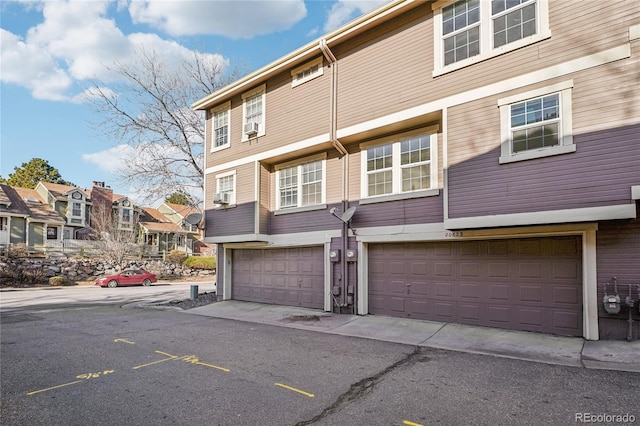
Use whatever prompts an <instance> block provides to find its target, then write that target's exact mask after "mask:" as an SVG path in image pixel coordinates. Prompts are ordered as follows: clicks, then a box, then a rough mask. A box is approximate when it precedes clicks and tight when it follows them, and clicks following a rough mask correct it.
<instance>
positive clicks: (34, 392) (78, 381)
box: [27, 380, 82, 395]
mask: <svg viewBox="0 0 640 426" xmlns="http://www.w3.org/2000/svg"><path fill="white" fill-rule="evenodd" d="M80 382H82V380H76V381H75V382H70V383H65V384H64V385H58V386H53V387H50V388H46V389H40V390H36V391H31V392H27V395H35V394H37V393H40V392H46V391H50V390H54V389H58V388H63V387H65V386H69V385H75V384H76V383H80Z"/></svg>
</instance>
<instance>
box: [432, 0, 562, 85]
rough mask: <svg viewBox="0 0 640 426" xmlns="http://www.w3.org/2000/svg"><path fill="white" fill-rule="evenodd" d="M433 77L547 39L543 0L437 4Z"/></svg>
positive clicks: (545, 1)
mask: <svg viewBox="0 0 640 426" xmlns="http://www.w3.org/2000/svg"><path fill="white" fill-rule="evenodd" d="M433 8H434V32H435V33H434V40H436V42H435V46H434V55H435V58H434V59H435V60H434V63H435V69H434V72H433V74H434V76H437V75H440V74H443V73H446V72H449V71H452V70H455V69H458V68H462V67H465V66H467V65H470V64H473V63H476V62H479V61H482V60H485V59H488V58H491V57H493V56H496V55H500V54H502V53H505V52H508V51H511V50H514V49H518V48H520V47H523V46H526V45H528V44H531V43H535V42H537V41H540V40H543V39H545V38H548V37H550V36H551V33H550V31H549V18H548V1H547V0H491V1H483V0H459V1H456V2H450V1H446V0H443V1H439V2H437V3H435V5H434V6H433Z"/></svg>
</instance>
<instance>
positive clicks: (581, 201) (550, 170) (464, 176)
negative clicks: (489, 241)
mask: <svg viewBox="0 0 640 426" xmlns="http://www.w3.org/2000/svg"><path fill="white" fill-rule="evenodd" d="M574 142H575V144H576V147H577V151H576V152H575V153H571V154H565V155H558V156H553V157H546V158H539V159H534V160H528V161H521V162H516V163H510V164H499V163H498V158H499V157H500V150H499V149H495V150H492V151H489V152H487V153H485V154H482V155H479V156H477V157H475V158H473V159H471V160H469V161H466V162H462V163H460V164H456V165H454V166H452V167H451V168H450V169H449V176H448V177H449V217H451V218H461V217H470V216H484V215H495V214H509V213H523V212H535V211H545V210H559V209H575V208H583V207H595V206H608V205H617V204H628V203H630V201H631V191H630V189H629V188H630V187H631V185H633V184H637V183H638V182H640V149H638V146H639V144H640V125H636V126H624V127H619V128H614V129H608V130H604V131H600V132H592V133H585V134H578V135H574Z"/></svg>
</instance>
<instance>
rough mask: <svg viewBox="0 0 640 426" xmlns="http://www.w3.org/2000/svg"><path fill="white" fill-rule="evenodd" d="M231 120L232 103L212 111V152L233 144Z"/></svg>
mask: <svg viewBox="0 0 640 426" xmlns="http://www.w3.org/2000/svg"><path fill="white" fill-rule="evenodd" d="M230 122H231V103H230V102H227V103H226V104H224V105H223V106H221V107H219V108H217V109H215V110H213V111H212V112H211V128H212V131H211V152H214V151H219V150H221V149H224V148H228V147H229V146H230V144H231V141H230V135H229V123H230Z"/></svg>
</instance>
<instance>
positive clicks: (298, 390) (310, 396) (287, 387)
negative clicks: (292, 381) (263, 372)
mask: <svg viewBox="0 0 640 426" xmlns="http://www.w3.org/2000/svg"><path fill="white" fill-rule="evenodd" d="M274 384H275V385H276V386H280V387H281V388H285V389H289V390H290V391H294V392H298V393H300V394H302V395H304V396H308V397H309V398H313V397H314V396H315V395H314V394H312V393H309V392H305V391H302V390H300V389H296V388H292V387H291V386H287V385H283V384H282V383H274Z"/></svg>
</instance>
